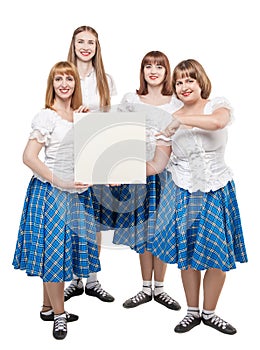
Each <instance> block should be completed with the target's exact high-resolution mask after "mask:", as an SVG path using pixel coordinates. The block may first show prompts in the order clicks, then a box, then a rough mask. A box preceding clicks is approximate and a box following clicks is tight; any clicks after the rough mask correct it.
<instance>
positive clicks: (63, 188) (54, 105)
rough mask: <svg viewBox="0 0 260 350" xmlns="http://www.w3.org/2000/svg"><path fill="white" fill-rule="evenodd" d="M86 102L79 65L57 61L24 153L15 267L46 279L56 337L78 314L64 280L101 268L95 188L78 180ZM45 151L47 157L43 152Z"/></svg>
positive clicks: (48, 316) (47, 316) (47, 313)
mask: <svg viewBox="0 0 260 350" xmlns="http://www.w3.org/2000/svg"><path fill="white" fill-rule="evenodd" d="M81 104H82V97H81V88H80V80H79V75H78V71H77V68H76V67H75V66H74V65H73V64H72V63H70V62H58V63H57V64H55V65H54V66H53V67H52V69H51V71H50V73H49V77H48V82H47V90H46V97H45V108H44V109H42V110H41V111H40V112H39V113H38V114H37V115H36V116H35V117H34V119H33V121H32V132H31V134H30V137H29V140H28V142H27V145H26V147H25V150H24V153H23V161H24V164H25V165H27V166H28V167H29V168H30V169H31V170H32V171H33V173H34V175H33V177H32V179H31V181H30V183H29V186H28V189H27V194H26V198H25V202H24V208H23V213H22V218H21V222H20V228H19V232H18V239H17V245H16V250H15V254H14V259H13V266H14V268H15V269H21V270H25V271H26V273H27V275H28V276H39V277H41V278H42V280H43V307H42V311H41V312H40V317H41V319H42V320H44V321H53V320H54V325H53V336H54V338H56V339H64V338H65V337H66V335H67V322H71V321H76V320H77V319H78V316H77V315H73V314H69V313H67V312H65V310H64V283H65V281H71V279H72V273H73V271H74V272H76V273H77V274H78V276H81V277H88V275H89V274H90V273H92V272H97V271H100V263H99V259H98V247H97V244H96V230H95V218H94V214H93V205H92V199H91V192H90V190H89V189H87V188H88V186H87V185H85V184H82V183H74V147H73V145H74V144H73V113H74V111H75V110H76V111H77V110H78V109H79V108H80V107H81ZM42 150H44V152H45V160H44V161H42V160H41V159H40V157H39V154H40V152H41V151H42ZM81 192H82V193H84V196H81V194H80V193H81Z"/></svg>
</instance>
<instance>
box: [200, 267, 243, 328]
mask: <svg viewBox="0 0 260 350" xmlns="http://www.w3.org/2000/svg"><path fill="white" fill-rule="evenodd" d="M225 279H226V273H225V272H224V271H221V270H219V269H210V270H207V272H206V273H205V276H204V279H203V290H204V293H203V294H204V301H203V311H202V321H203V323H204V324H205V325H206V326H210V327H212V328H214V329H216V330H218V331H220V332H221V333H225V334H235V333H236V332H237V331H236V329H235V328H234V327H233V326H231V324H229V323H228V322H226V321H224V320H223V319H222V318H220V317H219V316H217V315H216V314H215V309H216V307H217V303H218V300H219V296H220V294H221V291H222V288H223V285H224V283H225Z"/></svg>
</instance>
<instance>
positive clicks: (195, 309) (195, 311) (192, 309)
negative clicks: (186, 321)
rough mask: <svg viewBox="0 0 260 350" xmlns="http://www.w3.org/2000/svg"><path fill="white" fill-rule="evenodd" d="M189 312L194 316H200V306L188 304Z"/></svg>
mask: <svg viewBox="0 0 260 350" xmlns="http://www.w3.org/2000/svg"><path fill="white" fill-rule="evenodd" d="M187 313H188V314H190V315H192V316H194V317H200V309H199V308H198V307H193V306H188V311H187Z"/></svg>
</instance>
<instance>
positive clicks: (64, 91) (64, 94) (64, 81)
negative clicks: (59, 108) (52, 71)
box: [53, 74, 75, 100]
mask: <svg viewBox="0 0 260 350" xmlns="http://www.w3.org/2000/svg"><path fill="white" fill-rule="evenodd" d="M53 89H54V92H55V96H56V97H58V98H60V99H62V100H64V99H67V98H70V97H72V95H73V92H74V89H75V79H74V77H73V76H72V75H67V74H56V75H55V76H54V79H53Z"/></svg>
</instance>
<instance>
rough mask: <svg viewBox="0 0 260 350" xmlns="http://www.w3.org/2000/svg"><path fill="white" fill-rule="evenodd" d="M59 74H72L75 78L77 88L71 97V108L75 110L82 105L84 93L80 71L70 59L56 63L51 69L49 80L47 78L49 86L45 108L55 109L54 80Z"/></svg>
mask: <svg viewBox="0 0 260 350" xmlns="http://www.w3.org/2000/svg"><path fill="white" fill-rule="evenodd" d="M57 74H61V75H64V74H67V75H72V76H73V78H74V80H75V89H74V92H73V94H72V98H71V108H72V109H73V110H75V109H77V108H79V107H80V106H81V105H82V93H81V86H80V77H79V73H78V69H77V67H76V66H75V65H74V64H73V63H71V62H68V61H61V62H58V63H56V64H55V65H54V66H53V67H52V68H51V70H50V73H49V76H48V80H47V88H46V94H45V108H50V109H53V104H54V99H55V92H54V88H53V80H54V77H55V75H57Z"/></svg>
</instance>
